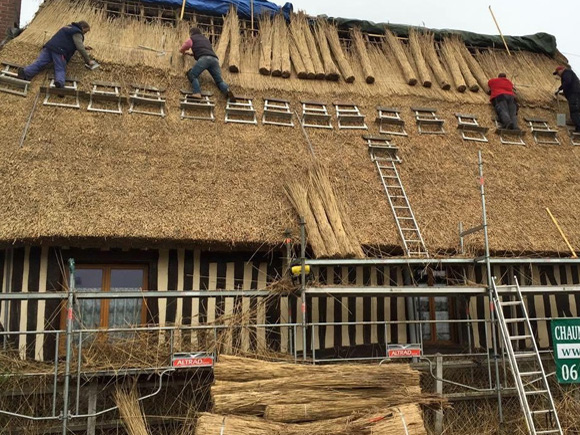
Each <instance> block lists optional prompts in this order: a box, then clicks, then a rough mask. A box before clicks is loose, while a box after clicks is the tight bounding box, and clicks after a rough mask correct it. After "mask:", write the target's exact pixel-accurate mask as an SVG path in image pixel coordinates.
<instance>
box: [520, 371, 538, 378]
mask: <svg viewBox="0 0 580 435" xmlns="http://www.w3.org/2000/svg"><path fill="white" fill-rule="evenodd" d="M541 374H542V372H540V371H536V372H520V377H522V376H538V375H541Z"/></svg>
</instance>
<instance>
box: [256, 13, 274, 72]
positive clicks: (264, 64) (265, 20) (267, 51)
mask: <svg viewBox="0 0 580 435" xmlns="http://www.w3.org/2000/svg"><path fill="white" fill-rule="evenodd" d="M259 23H260V69H259V71H260V74H263V75H267V76H269V75H270V74H271V73H272V40H273V33H274V26H273V24H272V18H271V17H270V16H269V15H263V16H261V17H260V20H259Z"/></svg>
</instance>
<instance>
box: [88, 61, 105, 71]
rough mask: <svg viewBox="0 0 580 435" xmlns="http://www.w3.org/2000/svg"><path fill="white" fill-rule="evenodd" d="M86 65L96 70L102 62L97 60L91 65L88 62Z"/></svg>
mask: <svg viewBox="0 0 580 435" xmlns="http://www.w3.org/2000/svg"><path fill="white" fill-rule="evenodd" d="M85 67H86V68H88V69H90V70H91V71H94V70H96V69H99V68H100V67H101V64H100V63H97V62H95V63H93V64H90V65H89V64H88V63H85Z"/></svg>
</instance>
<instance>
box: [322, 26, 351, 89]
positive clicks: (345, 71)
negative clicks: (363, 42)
mask: <svg viewBox="0 0 580 435" xmlns="http://www.w3.org/2000/svg"><path fill="white" fill-rule="evenodd" d="M319 24H320V26H321V28H322V29H324V33H325V34H326V40H327V41H328V45H329V47H330V50H331V51H332V55H333V56H334V58H335V59H336V63H337V64H338V68H339V69H340V73H341V74H342V78H343V79H344V81H345V82H346V83H352V82H354V73H353V71H352V67H351V66H350V63H349V62H348V60H347V58H346V56H345V55H344V52H343V51H342V46H341V45H340V40H339V39H338V29H337V28H336V26H333V25H331V24H329V23H327V22H324V21H320V22H319Z"/></svg>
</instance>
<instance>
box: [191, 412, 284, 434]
mask: <svg viewBox="0 0 580 435" xmlns="http://www.w3.org/2000/svg"><path fill="white" fill-rule="evenodd" d="M283 428H284V425H283V424H280V423H274V422H269V421H266V420H264V419H263V418H257V417H247V416H244V417H241V416H231V415H217V414H208V413H202V414H201V415H200V416H199V418H198V419H197V424H196V425H195V435H249V434H252V435H273V434H281V433H284V432H282V430H283Z"/></svg>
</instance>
